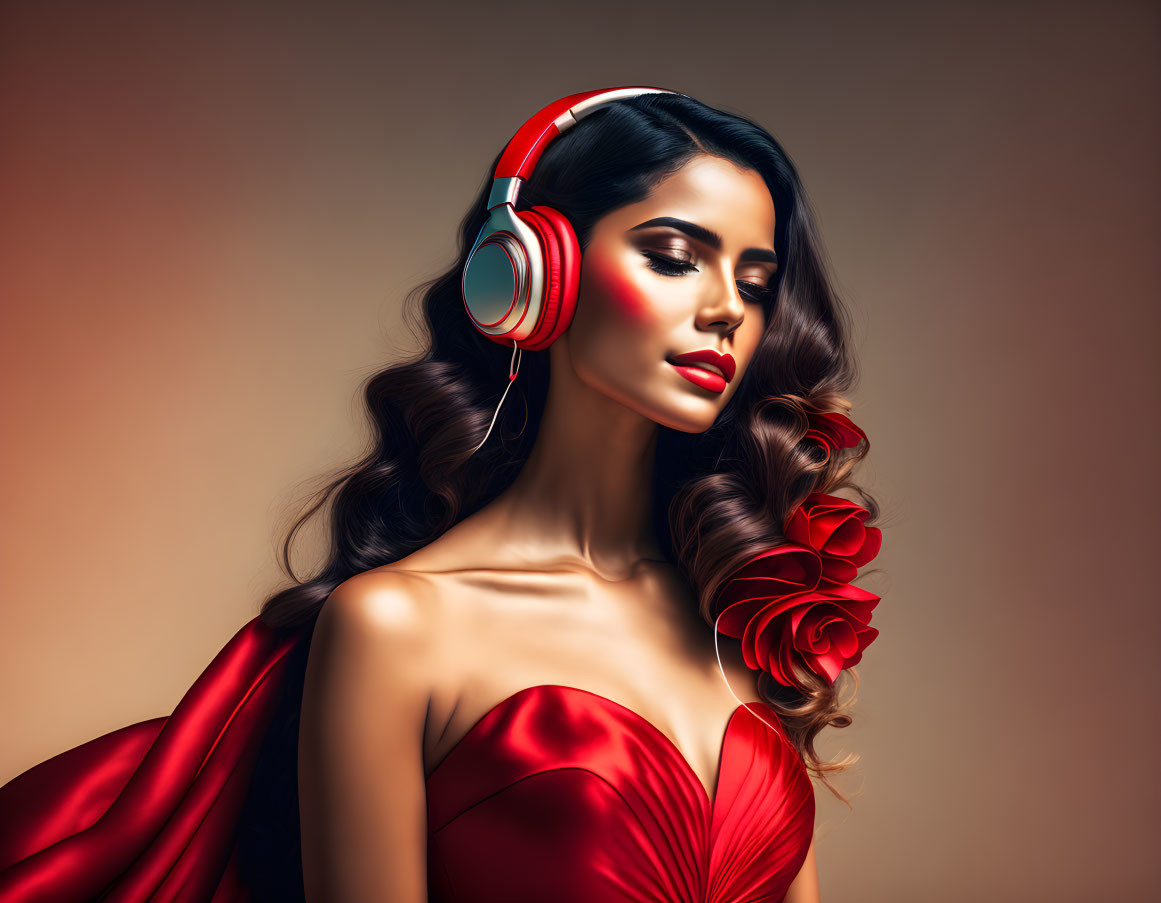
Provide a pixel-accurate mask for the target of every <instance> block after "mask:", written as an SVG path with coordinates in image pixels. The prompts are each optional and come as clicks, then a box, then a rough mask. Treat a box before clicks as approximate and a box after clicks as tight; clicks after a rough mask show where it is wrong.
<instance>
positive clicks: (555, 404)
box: [489, 361, 663, 579]
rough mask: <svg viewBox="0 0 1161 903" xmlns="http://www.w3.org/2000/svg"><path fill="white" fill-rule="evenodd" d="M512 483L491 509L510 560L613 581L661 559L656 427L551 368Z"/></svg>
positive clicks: (570, 374)
mask: <svg viewBox="0 0 1161 903" xmlns="http://www.w3.org/2000/svg"><path fill="white" fill-rule="evenodd" d="M558 363H566V362H561V361H554V363H553V378H552V382H551V384H550V386H549V395H548V400H547V403H546V405H545V409H544V416H543V418H542V420H541V424H540V430H539V432H538V434H537V437H536V442H535V443H534V445H533V448H532V452H531V454H530V455H529V458H528V461H527V462H525V465H524V467H523V469H522V470H521V471H520V475H519V476H518V477H517V478H516V480H515V482H514V483H513V484H512V485H511V486H510V487H509V488H508V489H507V490H506V491H505V492H504V493H502V494H501V495H500V496H499V497H498V498H497V499H496V500H495V501H494V502H493V503H492V505H490V506H489V507H490V508H492V509H493V510H492V511H491V516H492V517H494V518H495V519H496V520H495V522H493V524H492V525H491V526H492V529H495V530H499V531H502V532H498V533H495V534H493V535H498V536H504V537H507V538H508V541H509V542H511V544H512V548H511V549H510V551H511V552H512V553H513V557H515V558H517V559H521V560H526V561H530V562H531V561H536V562H543V561H546V560H565V561H569V562H571V563H574V564H580V565H582V566H584V567H587V568H590V569H591V570H593V571H594V572H596V573H597V574H600V575H603V576H608V577H609V578H610V579H623V578H624V577H626V576H628V575H630V574H631V573H632V571H633V568H634V567H635V565H636V564H637V563H638V562H640V561H641V560H642V559H649V560H653V561H657V560H662V557H663V556H662V554H661V551H660V547H659V546H658V543H657V540H656V535H655V531H654V530H653V524H652V506H653V464H654V454H655V451H656V445H657V430H658V427H657V424H656V423H654V422H653V421H652V420H649V419H648V418H646V417H643V416H642V415H640V414H638V413H637V412H635V411H632V410H630V409H629V408H627V407H625V406H624V405H621V404H620V403H618V402H616V401H614V400H613V399H612V398H610V397H609V396H608V395H605V394H604V393H602V392H599V391H597V390H595V389H593V388H591V387H590V386H588V385H587V384H585V383H583V382H581V381H580V380H579V379H578V378H577V376H576V374H575V373H574V372H573V370H572V368H571V367H569V366H567V365H566V366H563V367H562V366H557V364H558Z"/></svg>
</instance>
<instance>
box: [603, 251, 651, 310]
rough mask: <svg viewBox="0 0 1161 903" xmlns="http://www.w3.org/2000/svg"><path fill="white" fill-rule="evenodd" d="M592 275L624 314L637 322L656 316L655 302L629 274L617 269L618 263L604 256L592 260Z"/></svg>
mask: <svg viewBox="0 0 1161 903" xmlns="http://www.w3.org/2000/svg"><path fill="white" fill-rule="evenodd" d="M592 270H593V272H592V276H594V277H596V281H597V284H598V285H599V286H600V288H601V291H603V292H604V293H605V294H606V295H607V296H608V298H609V301H610V302H611V303H612V304H613V305H614V306H615V307H616V309H617V310H618V311H619V312H620V313H621V315H622V316H624V317H625V318H627V319H629V320H634V321H636V322H648V321H650V320H652V319H653V318H654V316H653V312H652V310H651V308H652V307H653V302H651V301H650V300H649V298H648V297H647V296H646V295H645V293H644V292H643V291H642V290H641V289H640V288H638V287H637V286H636V285H634V284H633V280H632V279H631V278H630V277H629V276H628V274H626V273H623V272H620V271H619V270H618V269H617V263H616V261H614V260H610V259H607V258H603V257H598V258H596V259H594V260H593V262H592Z"/></svg>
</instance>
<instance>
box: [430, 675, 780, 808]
mask: <svg viewBox="0 0 1161 903" xmlns="http://www.w3.org/2000/svg"><path fill="white" fill-rule="evenodd" d="M541 690H565V691H568V692H570V693H582V694H584V695H585V696H591V697H593V698H594V699H596V700H598V701H599V702H601V703H602V704H604V705H607V706H609V707H611V708H612V709H614V710H616V711H619V712H622V713H623V714H624V715H627V716H628V717H629V719H630V720H631V721H632V722H634V723H636V724H640V725H644V727H645V729H646V730H649V731H652V732H653V733H654V734H656V735H657V738H658V739H659V740H660V741H661V743H662V744H663V745H664V746H665V747H666V748H667V749H668V750H669V752H670V753H671V754H672V755H673V757H674V758H676V759H677V761H678V762H680V763H681V765H682V767H683V768H685V770H686V771H687V772H688V773H689V776H690V777H692V778H693V782H694V783H695V784H696V785H697V786H698V788H699V790H700V791H701V796H702V802H703V804H705V805H706V806H709V807H710V808H713V806H714V804H715V803H716V802H717V797H718V792H719V791H720V790H721V786H722V765H723V764H724V762H725V758H726V742H727V741H728V740H729V738H730V731H731V730H732V729H733V727H734V722H735V721H736V720H737V717H738V713H739V712H741V711H742V710H743V709H745V710H747V711H750V710H749V707H750V706H751V705H760V706H762V707H763V708H765V709H766V711H768V712H770V713H772V714H774V717H775V720H776V721H777V720H778V716H777V713H776V712H774V709H773V707H772V706H770V704H769V703H767V702H765V701H763V700H751V701H750V702H748V703H747V702H739V703H738V705H736V706H735V707H734V708H733V710H732V711H731V712H730V716H729V717H728V718H727V719H726V726H725V729H724V730H723V731H722V736H721V740H720V741H719V742H718V761H717V765H716V767H715V768H714V771H713V780H714V787H713V792H712V793H711V792H710V791H709V790H708V789H707V788H706V785H705V783H704V782H703V781H702V779H701V777H700V776H699V775H698V774H697V772H696V771H694V770H693V766H692V765H690V764H689V760H688V759H686V757H685V754H684V753H683V752H682V751H681V749H680V747H678V745H677V743H675V742H674V741H673V740H672V739H671V738H670V736H669V735H668V734H667V733H665V731H663V730H661V728H659V727H658V726H657V725H655V724H654V723H653V722H652V721H650V720H649V719H648V718H646V717H645V716H644V715H642V714H640V713H639V712H637V711H636V710H634V709H631V708H629V707H628V706H627V705H624V704H623V703H620V702H617V701H616V700H615V699H610V698H609V697H608V696H602V695H601V694H600V693H597V692H595V691H593V690H586V689H584V688H583V687H573V686H569V685H568V684H552V683H548V684H533V685H532V686H530V687H524V688H523V689H520V690H517V691H516V692H514V693H510V694H509V695H507V696H505V697H504V698H503V699H501V700H500V701H499V702H497V703H496V704H495V705H494V706H492V707H491V708H490V709H488V710H487V711H486V712H484V714H483V715H481V716H480V717H479V718H477V719H476V721H475V723H473V724H472V726H471V727H469V728H468V729H467V731H466V732H465V733H464V735H463V736H462V737H460V739H459V740H457V741H456V742H455V744H454V745H453V746H452V747H451V749H449V750H448V751H447V753H446V754H445V755H444V757H443V758H442V759H440V761H439V762H438V764H436V766H435V768H433V769H432V771H431V774H429V775H427V777H426V778H424V782H425V783H426V782H428V781H431V780H432V779H433V778H434V777H435V776H436V774H437V773H438V772H439V770H440V769H441V768H443V766H444V763H446V762H447V761H448V759H450V758H451V757H452V754H453V753H455V751H456V750H457V749H459V748H460V747H461V746H463V745H464V744H465V743H466V742H467V741H468V739H469V738H470V737H472V736H473V735H474V734H476V733H477V732H478V731H479V730H480V729H481V727H482V725H483V724H484V722H485V721H487V720H488V719H489V718H493V717H495V713H496V712H499V711H501V710H502V709H503V708H504V707H505V706H508V705H511V704H513V703H514V702H515V701H516V700H517V699H520V698H521V697H523V696H526V695H527V694H529V693H533V692H535V691H541ZM750 715H752V716H754V717H755V718H756V720H758V721H760V722H762V724H764V725H765V726H766V728H767V729H768V730H774V732H775V734H777V735H778V736H779V737H780V738H781V739H782V741H783V742H787V741H786V738H785V736H784V735H783V734H782V732H781V731H780V730H775V729H774V728H772V727H771V726H770V725H769V724H768V723H767V722H766V721H765V720H764V719H762V718H759V717H757V716H756V715H754V713H753V712H752V711H750ZM779 723H780V722H779Z"/></svg>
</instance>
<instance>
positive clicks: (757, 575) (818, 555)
mask: <svg viewBox="0 0 1161 903" xmlns="http://www.w3.org/2000/svg"><path fill="white" fill-rule="evenodd" d="M868 516H869V512H868V511H867V510H866V509H864V508H861V507H859V506H858V505H856V504H854V503H853V502H849V501H847V500H846V499H841V498H838V497H836V496H830V495H826V494H824V493H819V492H815V493H811V494H810V495H809V496H808V497H807V499H806V501H805V502H804V503H803V504H802V505H801V506H800V507H799V508H797V509H796V510H795V511H794V513H793V514H792V515H791V518H790V522H789V523H790V527H789V528H788V529H787V539H788V540H789V541H788V542H787V543H785V544H784V545H781V546H777V547H776V548H773V549H768V550H766V551H765V552H762V553H760V554H758V555H756V556H754V557H753V558H751V559H750V560H749V561H748V562H746V563H745V564H744V565H742V566H741V567H740V568H738V569H737V570H736V571H735V572H734V573H733V574H732V575H731V576H730V578H729V579H728V580H727V581H725V583H723V584H722V587H721V588H720V589H719V591H718V594H717V598H716V601H715V606H714V607H715V608H716V609H717V610H718V612H719V614H718V615H717V619H716V620H715V624H714V627H715V630H720V631H721V632H722V633H724V634H725V635H726V636H732V637H735V638H737V639H741V641H742V657H743V659H744V660H745V662H746V665H747V667H749V668H761V669H762V670H763V671H767V672H769V673H770V674H771V675H772V676H773V677H774V679H775V680H777V681H778V682H779V683H781V684H783V685H784V686H788V687H797V688H799V689H801V690H805V688H804V687H803V686H802V685H801V684H800V683H799V682H798V679H797V677H796V675H795V672H794V667H793V666H794V664H796V663H797V664H799V665H802V666H805V667H806V668H808V669H809V670H811V671H813V672H814V673H815V674H818V675H820V676H821V677H823V678H824V679H825V680H826V681H827V682H828V683H830V684H832V685H833V684H834V681H835V679H836V678H837V677H838V675H839V672H841V671H842V670H844V669H845V668H849V667H851V666H852V665H856V664H858V663H859V661H860V660H861V659H862V657H863V652H864V650H865V649H866V648H867V646H869V645H870V644H871V642H872V641H873V640H874V639H875V637H877V636H878V635H879V631H878V630H876V629H875V628H874V627H871V626H870V621H871V612H872V611H873V610H874V608H875V606H876V605H877V604H878V603H879V601H880V597H879V596H877V595H875V594H874V593H871V592H868V591H867V590H864V589H862V588H861V587H857V586H853V585H852V584H851V583H850V580H852V579H854V577H855V575H856V574H857V572H858V568H859V567H860V566H861V565H863V564H866V563H867V562H868V561H870V560H871V559H872V558H874V557H875V555H877V554H878V552H879V549H880V546H881V544H882V535H881V532H880V531H879V530H878V529H877V528H874V527H866V526H865V525H864V521H865V520H866V519H867V517H868Z"/></svg>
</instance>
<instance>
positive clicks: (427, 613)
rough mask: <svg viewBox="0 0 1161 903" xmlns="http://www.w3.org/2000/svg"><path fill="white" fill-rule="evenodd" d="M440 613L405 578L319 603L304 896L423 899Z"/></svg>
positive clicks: (306, 719)
mask: <svg viewBox="0 0 1161 903" xmlns="http://www.w3.org/2000/svg"><path fill="white" fill-rule="evenodd" d="M440 619H441V612H440V606H439V605H438V603H437V602H435V601H433V600H432V599H431V598H429V597H428V596H427V594H426V593H425V584H424V582H423V581H422V580H419V579H417V578H415V577H413V576H412V575H409V574H397V573H388V572H366V573H364V574H359V575H357V576H355V577H352V578H350V579H349V580H346V581H344V582H343V583H342V584H340V585H339V586H338V587H336V588H335V590H334V591H333V592H332V593H331V594H330V596H329V597H328V598H327V600H326V602H325V603H324V604H323V608H322V611H321V612H320V613H319V617H318V620H317V622H316V624H315V628H314V634H313V637H312V639H311V645H310V653H309V657H308V661H307V668H306V677H305V682H304V685H303V699H302V717H301V724H300V731H299V760H298V786H299V809H300V817H301V823H302V849H303V881H304V886H305V889H306V892H307V899H308V900H333V901H347V900H373V899H374V900H415V901H419V900H422V899H424V896H423V888H424V882H425V855H426V853H425V842H426V841H425V837H426V835H425V818H426V814H425V813H426V809H425V806H426V798H425V787H424V761H423V751H424V742H425V740H424V738H425V734H426V731H427V730H428V727H429V724H430V714H431V705H432V698H433V693H434V691H435V688H436V687H437V686H438V684H439V677H440V674H441V671H442V669H443V668H444V656H443V654H442V653H441V650H442V648H443V643H442V639H441V630H440Z"/></svg>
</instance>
